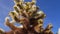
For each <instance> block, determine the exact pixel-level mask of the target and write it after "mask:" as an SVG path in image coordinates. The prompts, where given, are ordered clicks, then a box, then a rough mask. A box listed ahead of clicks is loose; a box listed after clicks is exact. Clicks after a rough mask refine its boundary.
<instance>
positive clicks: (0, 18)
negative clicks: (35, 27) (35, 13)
mask: <svg viewBox="0 0 60 34" xmlns="http://www.w3.org/2000/svg"><path fill="white" fill-rule="evenodd" d="M26 1H27V0H26ZM29 1H30V0H29ZM13 6H14V2H13V0H0V28H3V29H4V30H5V31H8V30H10V29H9V28H8V27H7V26H5V25H4V21H5V17H6V16H7V15H8V13H9V11H12V10H13ZM37 6H39V8H40V9H41V10H42V11H44V13H45V14H46V18H45V21H44V27H46V26H47V24H48V23H52V24H53V29H52V31H53V32H54V34H55V33H56V32H57V31H58V28H60V0H37Z"/></svg>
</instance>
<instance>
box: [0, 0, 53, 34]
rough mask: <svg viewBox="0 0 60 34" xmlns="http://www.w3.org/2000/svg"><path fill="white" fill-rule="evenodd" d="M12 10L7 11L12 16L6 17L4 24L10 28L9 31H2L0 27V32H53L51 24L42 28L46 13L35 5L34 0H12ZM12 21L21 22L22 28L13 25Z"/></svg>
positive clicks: (26, 33) (38, 33)
mask: <svg viewBox="0 0 60 34" xmlns="http://www.w3.org/2000/svg"><path fill="white" fill-rule="evenodd" d="M14 2H15V5H14V11H11V12H9V14H8V15H9V16H10V17H11V18H12V20H11V21H10V20H9V18H6V20H5V25H7V26H8V27H9V28H11V31H9V32H4V31H3V30H1V29H0V34H53V32H52V31H51V28H52V25H51V24H49V25H48V26H47V27H46V28H43V21H44V18H45V17H46V15H45V14H44V12H43V11H41V10H39V7H37V6H36V0H32V1H31V2H24V0H14ZM14 23H19V24H22V28H21V27H18V26H15V25H14Z"/></svg>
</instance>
